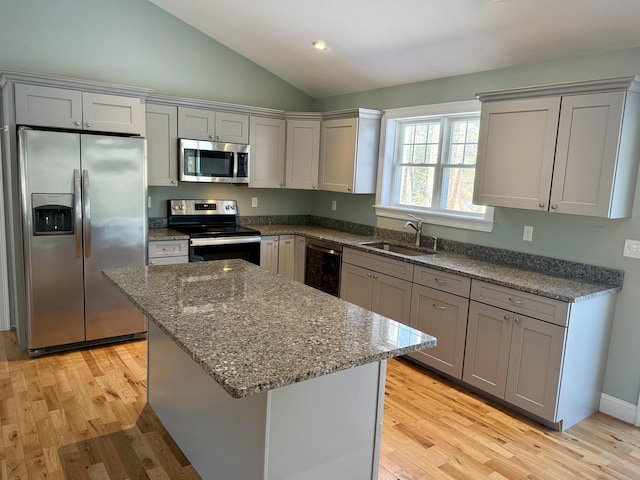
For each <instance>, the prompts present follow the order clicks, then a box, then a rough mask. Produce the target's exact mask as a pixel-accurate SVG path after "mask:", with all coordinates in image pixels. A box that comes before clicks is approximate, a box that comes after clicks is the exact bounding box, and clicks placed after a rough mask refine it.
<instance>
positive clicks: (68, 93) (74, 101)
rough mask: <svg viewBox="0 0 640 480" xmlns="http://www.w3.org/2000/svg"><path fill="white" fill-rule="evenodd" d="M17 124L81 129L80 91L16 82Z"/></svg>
mask: <svg viewBox="0 0 640 480" xmlns="http://www.w3.org/2000/svg"><path fill="white" fill-rule="evenodd" d="M15 102H16V124H18V125H33V126H40V127H58V128H71V129H78V130H80V129H82V92H80V91H78V90H67V89H64V88H54V87H43V86H40V85H23V84H20V83H17V84H16V85H15Z"/></svg>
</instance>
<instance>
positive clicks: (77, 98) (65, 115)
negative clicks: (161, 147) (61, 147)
mask: <svg viewBox="0 0 640 480" xmlns="http://www.w3.org/2000/svg"><path fill="white" fill-rule="evenodd" d="M15 108H16V123H17V124H18V125H30V126H39V127H53V128H65V129H74V130H87V131H89V130H91V131H96V132H113V133H125V134H132V135H141V134H144V132H145V130H144V105H143V103H142V101H141V100H140V98H136V97H129V96H121V95H110V94H104V93H95V92H83V91H80V90H73V89H66V88H57V87H50V86H43V85H31V84H20V83H17V84H16V85H15Z"/></svg>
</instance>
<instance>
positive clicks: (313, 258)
mask: <svg viewBox="0 0 640 480" xmlns="http://www.w3.org/2000/svg"><path fill="white" fill-rule="evenodd" d="M341 261H342V245H340V244H337V243H333V242H328V241H326V240H309V239H307V248H306V254H305V275H304V283H305V284H307V285H309V286H311V287H313V288H317V289H318V290H321V291H323V292H325V293H328V294H330V295H333V296H335V297H339V296H340V264H341Z"/></svg>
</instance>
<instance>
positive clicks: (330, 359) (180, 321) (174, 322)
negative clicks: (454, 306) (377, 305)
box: [104, 260, 436, 398]
mask: <svg viewBox="0 0 640 480" xmlns="http://www.w3.org/2000/svg"><path fill="white" fill-rule="evenodd" d="M104 275H105V276H106V277H107V278H108V279H109V280H110V281H111V282H112V283H113V284H115V285H116V286H117V287H118V288H120V290H122V292H123V293H124V294H125V295H126V296H127V297H128V298H129V299H130V300H131V301H132V302H133V303H134V304H135V305H136V306H137V307H138V308H139V309H140V310H141V311H142V312H143V313H145V314H146V315H147V316H148V317H149V319H150V320H151V321H153V322H154V323H155V324H156V325H157V326H158V327H159V328H160V329H161V330H163V331H164V332H165V333H166V334H167V335H169V337H171V338H172V339H173V341H175V342H176V344H178V345H179V346H180V348H181V349H182V350H183V351H185V352H186V353H187V354H188V355H189V356H190V357H191V358H192V359H193V360H194V361H195V362H197V363H198V364H200V365H201V367H202V368H203V369H204V370H205V371H206V372H207V373H208V374H209V375H210V376H211V377H213V379H214V380H215V381H216V382H217V383H218V384H220V385H221V386H222V387H223V388H224V389H225V390H226V391H227V392H228V393H229V394H230V395H231V396H232V397H235V398H242V397H246V396H249V395H253V394H256V393H259V392H262V391H265V390H270V389H274V388H278V387H282V386H285V385H289V384H292V383H296V382H300V381H303V380H306V379H310V378H314V377H319V376H321V375H325V374H329V373H333V372H337V371H339V370H345V369H348V368H351V367H355V366H360V365H364V364H367V363H372V362H377V361H380V360H384V359H387V358H391V357H395V356H398V355H404V354H406V353H410V352H414V351H417V350H422V349H425V348H429V347H433V346H435V344H436V339H435V338H433V337H431V336H429V335H427V334H424V333H422V332H419V331H417V330H414V329H412V328H410V327H408V326H406V325H403V324H400V323H397V322H395V321H393V320H390V319H388V318H386V317H383V316H381V315H378V314H376V313H373V312H370V311H368V310H365V309H363V308H360V307H357V306H355V305H353V304H351V303H348V302H345V301H343V300H340V299H338V298H335V297H332V296H330V295H327V294H325V293H322V292H320V291H318V290H315V289H313V288H311V287H308V286H306V285H303V284H301V283H299V282H295V281H293V280H289V279H286V278H284V277H281V276H277V275H273V274H271V273H269V272H267V271H266V270H264V269H262V268H260V267H257V266H255V265H253V264H250V263H247V262H245V261H243V260H222V261H215V262H203V263H188V264H178V265H159V266H153V267H140V268H123V269H110V270H105V272H104Z"/></svg>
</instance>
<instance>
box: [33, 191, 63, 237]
mask: <svg viewBox="0 0 640 480" xmlns="http://www.w3.org/2000/svg"><path fill="white" fill-rule="evenodd" d="M31 207H32V210H33V234H34V235H73V194H71V193H59V194H58V193H33V194H31Z"/></svg>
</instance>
